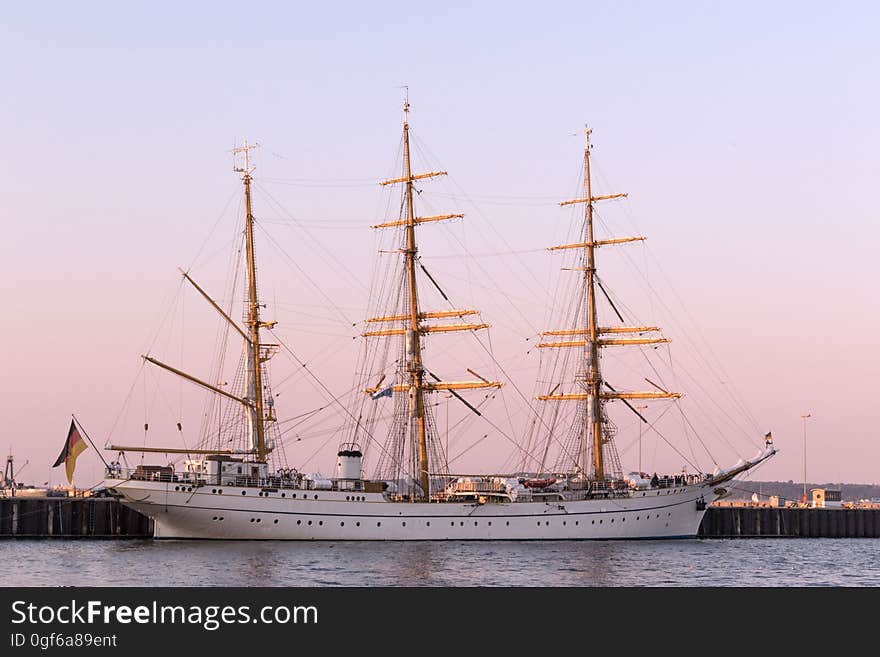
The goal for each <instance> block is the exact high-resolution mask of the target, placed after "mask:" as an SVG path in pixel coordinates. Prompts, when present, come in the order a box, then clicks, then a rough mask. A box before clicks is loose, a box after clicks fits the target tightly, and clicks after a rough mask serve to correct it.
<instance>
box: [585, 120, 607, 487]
mask: <svg viewBox="0 0 880 657" xmlns="http://www.w3.org/2000/svg"><path fill="white" fill-rule="evenodd" d="M590 132H592V131H591V130H590V129H589V128H586V127H585V128H584V192H585V194H584V198H586V199H587V202H586V204H585V205H586V206H587V207H586V209H587V212H586V216H587V240H586V245H585V249H586V257H587V266H586V272H585V274H586V277H587V314H588V317H587V344H586V348H585V354H586V356H587V362H586V370H587V371H586V372H585V374H586V384H587V387H588V389H589V396H588V398H587V417H588V418H589V422H590V426H589V429H590V435H591V436H592V439H593V472H594V473H595V477H596V479H598V480H600V481H601V480H603V479H604V478H605V463H604V455H603V453H602V402H601V398H600V396H599V388H600V387H601V385H602V375H601V372H600V371H599V340H598V335H597V331H598V325H599V322H598V320H597V318H596V281H595V277H596V245H595V242H594V241H593V194H592V192H593V190H592V182H591V180H590ZM586 464H587V441H586V440H584V441H582V443H581V467H586Z"/></svg>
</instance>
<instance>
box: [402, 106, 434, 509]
mask: <svg viewBox="0 0 880 657" xmlns="http://www.w3.org/2000/svg"><path fill="white" fill-rule="evenodd" d="M403 167H404V173H405V174H406V248H405V249H404V252H403V254H404V264H405V267H406V279H407V292H408V293H409V294H408V296H409V322H408V323H409V329H408V330H407V332H406V369H407V374H408V375H409V384H410V388H409V412H410V422H412V423H414V425H415V427H414V430H415V433H416V438H417V440H418V448H419V486H420V487H421V489H422V492H423V494H424V495H425V497H426V498H429V497H430V494H431V491H430V482H429V478H428V438H427V435H426V433H425V401H424V397H423V393H422V383H423V380H424V375H425V372H424V369H423V368H422V341H421V336H420V335H419V295H418V286H417V284H416V254H417V253H418V248H417V247H416V224H415V212H414V211H413V177H412V165H411V163H410V154H409V96H408V95H407V97H406V99H405V100H404V102H403ZM411 430H412V429H411Z"/></svg>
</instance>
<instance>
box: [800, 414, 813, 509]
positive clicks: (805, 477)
mask: <svg viewBox="0 0 880 657" xmlns="http://www.w3.org/2000/svg"><path fill="white" fill-rule="evenodd" d="M808 417H812V415H810V413H804V414H803V415H801V419H802V420H803V421H804V496H803V499H802V500H801V501H802V502H803V503H804V504H806V503H807V418H808Z"/></svg>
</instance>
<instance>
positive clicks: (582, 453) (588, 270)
mask: <svg viewBox="0 0 880 657" xmlns="http://www.w3.org/2000/svg"><path fill="white" fill-rule="evenodd" d="M591 132H592V130H590V129H589V128H584V196H583V198H576V199H572V200H570V201H562V202H561V203H560V204H559V205H560V206H566V205H574V204H579V203H583V204H584V205H585V211H584V230H583V239H584V241H583V242H577V243H575V244H562V245H559V246H552V247H550V248H549V250H550V251H560V250H564V249H582V250H583V254H584V266H583V267H577V268H575V269H574V271H583V272H584V287H585V288H586V297H587V299H586V302H587V303H586V317H585V322H584V324H585V326H584V327H583V328H575V329H569V330H553V331H545V332H543V333H542V335H544V336H571V338H570V339H566V340H556V341H549V342H540V343H539V344H538V345H537V346H538V347H542V348H544V347H549V348H567V347H581V348H583V350H584V361H583V373H582V376H583V381H584V385H585V388H586V390H584V391H583V392H574V393H567V392H561V393H557V392H556V390H557V389H558V388H559V386H558V385H557V386H556V387H555V388H553V390H552V391H551V392H550V393H549V394H546V395H539V396H538V399H539V400H541V401H551V400H552V401H579V402H586V411H587V423H586V426H585V427H584V428H583V431H582V433H581V434H580V435H579V441H580V443H579V449H578V450H577V461H578V463H577V465H578V466H580V468H581V469H582V470H586V468H587V462H588V460H589V454H588V452H589V451H590V449H592V451H593V457H592V468H593V473H592V474H593V477H594V478H595V479H597V480H599V481H601V480H604V479H605V478H606V476H607V473H606V469H607V468H606V463H605V453H604V443H605V438H604V433H605V432H604V426H603V422H604V419H603V413H602V408H603V405H604V402H606V401H610V400H615V399H621V400H624V401H625V400H627V399H677V398H679V397H680V396H681V395H680V394H679V393H677V392H668V391H666V390H663V389H659V391H656V392H655V391H649V392H625V391H619V392H618V391H617V390H616V389H615V388H613V387H612V386H611V385H610V384H607V383H605V382H604V380H603V379H602V372H601V369H600V367H599V350H600V349H601V348H604V347H610V346H627V345H655V344H663V343H666V342H669V340H667V339H666V338H663V337H641V336H642V334H644V333H653V332H656V331H659V330H660V329H659V328H658V327H656V326H600V325H599V320H598V316H597V310H596V287H597V279H596V249H598V248H600V247H603V246H614V245H619V244H627V243H631V242H641V241H642V240H644V239H645V238H644V237H618V238H612V239H600V240H597V239H596V238H595V234H594V225H593V204H594V203H595V202H596V201H607V200H612V199H618V198H624V197H626V194H606V195H602V196H593V183H592V178H591V175H590V134H591ZM598 286H599V288H600V290H602V292H603V293H604V294H605V295H606V298H607V293H606V292H605V290H604V288H602V284H601V282H599V283H598ZM609 301H610V299H609ZM618 316H619V313H618ZM620 319H621V321H623V318H622V317H621V318H620ZM626 333H631V334H638V335H639V337H633V338H617V337H603V336H607V335H608V334H626ZM603 385H604V386H605V387H607V388H608V389H609V390H608V391H604V390H603ZM655 387H657V386H655Z"/></svg>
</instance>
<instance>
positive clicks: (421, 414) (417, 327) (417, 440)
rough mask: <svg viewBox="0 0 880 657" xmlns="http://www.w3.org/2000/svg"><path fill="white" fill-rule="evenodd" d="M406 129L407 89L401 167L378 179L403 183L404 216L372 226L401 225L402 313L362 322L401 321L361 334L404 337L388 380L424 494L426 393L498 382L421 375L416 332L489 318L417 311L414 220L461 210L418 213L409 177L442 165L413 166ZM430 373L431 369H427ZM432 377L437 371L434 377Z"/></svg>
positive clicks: (467, 327) (465, 327)
mask: <svg viewBox="0 0 880 657" xmlns="http://www.w3.org/2000/svg"><path fill="white" fill-rule="evenodd" d="M410 153H411V151H410V132H409V95H408V94H407V96H406V97H405V99H404V103H403V173H404V175H403V176H402V177H400V178H393V179H391V180H384V181H382V182H381V183H380V184H382V185H383V186H384V185H391V184H397V183H403V184H404V185H405V187H404V200H405V209H404V216H403V217H402V218H401V219H399V220H396V221H389V222H385V223H381V224H377V225H375V226H373V228H392V227H402V228H403V230H404V246H403V248H402V249H401V252H402V254H403V257H404V277H405V281H404V286H405V287H404V290H405V295H404V296H405V299H406V300H407V302H408V306H407V308H405V309H403V310H404V314H399V315H386V316H382V317H374V318H371V319H368V320H367V322H377V323H388V322H392V323H397V322H400V323H401V324H403V326H401V327H400V328H387V329H379V330H373V331H366V332H364V334H363V335H364V336H365V337H373V336H390V335H401V336H403V339H404V356H405V360H406V362H405V367H404V374H405V376H406V381H405V382H401V383H398V384H394V385H393V386H392V391H393V392H394V393H402V392H405V393H407V395H408V397H409V436H410V439H411V441H412V443H413V444H414V445H415V449H416V451H417V457H418V473H417V475H418V476H417V477H416V478H417V479H418V482H419V486H420V488H421V499H423V500H429V499H430V497H431V488H430V487H431V482H430V474H429V473H430V464H429V462H428V452H429V449H428V430H427V418H426V410H425V393H427V392H433V391H438V390H464V389H475V388H498V387H500V386H501V384H500V383H498V382H495V381H488V380H485V379H482V380H479V381H440V380H436V381H430V382H429V381H426V380H425V374H426V373H427V370H426V369H425V366H424V364H423V362H422V341H421V336H422V335H423V334H427V333H446V332H450V331H475V330H479V329H485V328H488V327H489V325H488V324H482V323H479V324H468V323H454V324H441V325H428V324H425V323H423V322H424V320H427V319H439V318H446V317H459V318H460V317H463V316H467V315H475V314H477V311H475V310H442V311H433V312H422V311H421V310H420V309H419V294H418V280H417V278H416V266H417V265H418V266H422V265H421V263H419V262H418V252H419V251H418V245H417V243H416V226H417V225H419V224H423V223H430V222H436V221H443V220H446V219H460V218H462V217H464V215H463V214H442V215H431V216H425V217H417V216H416V213H415V208H414V205H413V191H414V187H413V183H414V181H416V180H424V179H427V178H434V177H437V176H445V175H446V172H445V171H430V172H428V173H417V174H414V173H413V172H412V163H411V154H410ZM432 376H433V375H432ZM433 378H435V379H436V378H437V377H433ZM377 391H378V388H370V389H367V390H365V392H367V393H371V394H373V393H376V392H377Z"/></svg>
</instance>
